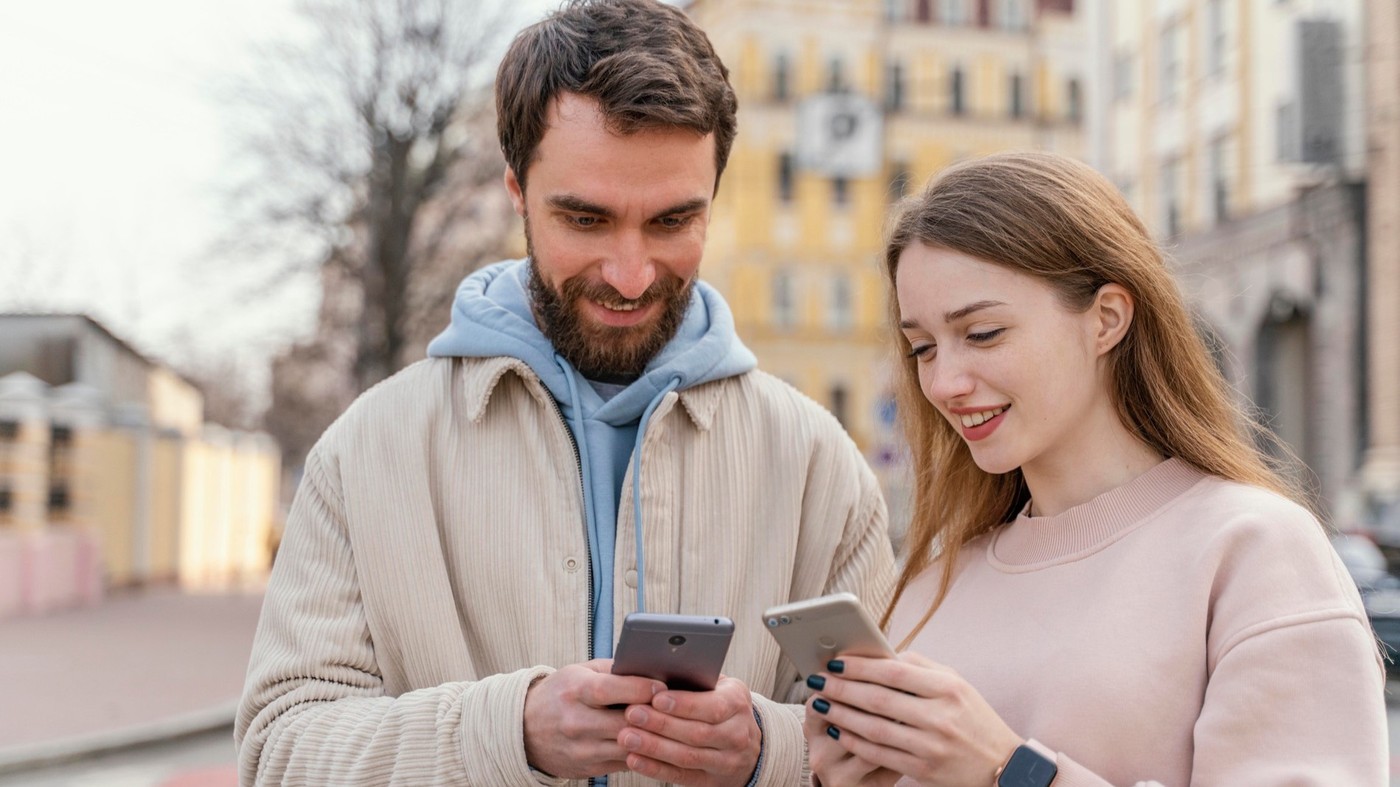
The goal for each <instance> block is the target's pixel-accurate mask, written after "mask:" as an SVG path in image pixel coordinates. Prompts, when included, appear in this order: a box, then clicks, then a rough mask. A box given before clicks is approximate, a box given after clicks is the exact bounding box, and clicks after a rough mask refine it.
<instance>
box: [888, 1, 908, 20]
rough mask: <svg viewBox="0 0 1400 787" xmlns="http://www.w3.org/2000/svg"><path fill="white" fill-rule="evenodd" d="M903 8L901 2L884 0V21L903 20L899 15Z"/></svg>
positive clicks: (902, 2) (902, 16)
mask: <svg viewBox="0 0 1400 787" xmlns="http://www.w3.org/2000/svg"><path fill="white" fill-rule="evenodd" d="M903 6H904V1H903V0H885V21H886V22H899V21H901V20H902V19H903V18H904V15H903V14H902V13H901V11H902V10H903Z"/></svg>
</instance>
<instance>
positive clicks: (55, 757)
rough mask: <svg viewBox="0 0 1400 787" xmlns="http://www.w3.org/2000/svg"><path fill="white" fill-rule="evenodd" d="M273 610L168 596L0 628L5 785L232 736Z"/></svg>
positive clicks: (227, 599) (226, 598)
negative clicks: (62, 764)
mask: <svg viewBox="0 0 1400 787" xmlns="http://www.w3.org/2000/svg"><path fill="white" fill-rule="evenodd" d="M261 607H262V596H261V594H256V593H246V594H228V595H213V594H187V593H180V592H178V591H176V590H173V589H157V590H149V591H142V592H138V593H131V594H129V595H114V596H111V597H109V598H108V599H107V600H106V601H104V602H102V603H100V604H98V605H96V606H93V607H89V608H85V609H79V610H73V611H67V612H58V613H53V614H49V615H45V616H40V617H34V618H20V619H16V620H7V621H3V622H0V676H4V686H5V689H4V691H3V697H4V699H3V701H0V773H4V772H13V771H16V770H22V769H25V768H29V767H34V766H37V765H39V764H42V763H46V762H57V761H62V760H67V759H73V758H77V757H81V756H84V755H87V754H92V753H95V752H99V751H106V750H111V749H120V748H124V747H128V746H134V745H137V744H141V743H147V742H150V741H155V740H162V739H166V738H170V737H174V736H178V735H185V734H190V733H194V732H199V731H203V730H209V729H213V728H218V727H225V726H228V725H230V724H231V723H232V721H233V716H234V712H235V708H236V704H237V701H238V697H239V695H240V694H241V693H242V689H243V676H244V672H245V670H246V669H247V666H248V653H249V650H250V648H251V647H252V642H253V631H254V629H255V628H256V626H257V619H258V613H259V611H260V609H261ZM232 749H233V742H232V740H230V741H229V750H230V755H232Z"/></svg>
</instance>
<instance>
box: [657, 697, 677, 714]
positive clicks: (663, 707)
mask: <svg viewBox="0 0 1400 787" xmlns="http://www.w3.org/2000/svg"><path fill="white" fill-rule="evenodd" d="M651 705H652V707H654V708H656V709H657V710H659V711H661V712H662V713H670V712H671V711H673V710H675V709H676V698H675V697H672V696H671V695H669V694H662V695H661V696H659V697H657V698H656V699H654V700H652V701H651Z"/></svg>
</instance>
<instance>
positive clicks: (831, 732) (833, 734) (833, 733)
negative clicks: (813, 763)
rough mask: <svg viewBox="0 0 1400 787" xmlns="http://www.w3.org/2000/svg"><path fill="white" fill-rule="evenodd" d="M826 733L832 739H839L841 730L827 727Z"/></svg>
mask: <svg viewBox="0 0 1400 787" xmlns="http://www.w3.org/2000/svg"><path fill="white" fill-rule="evenodd" d="M826 734H827V735H830V736H831V738H832V740H838V741H839V740H841V731H840V730H838V729H836V728H835V727H827V728H826Z"/></svg>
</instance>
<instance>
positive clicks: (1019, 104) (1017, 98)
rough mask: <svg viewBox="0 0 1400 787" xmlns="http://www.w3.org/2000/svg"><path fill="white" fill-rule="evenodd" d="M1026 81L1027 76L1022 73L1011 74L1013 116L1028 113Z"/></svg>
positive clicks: (1016, 116)
mask: <svg viewBox="0 0 1400 787" xmlns="http://www.w3.org/2000/svg"><path fill="white" fill-rule="evenodd" d="M1025 82H1026V79H1025V77H1023V76H1021V75H1020V74H1012V75H1011V117H1014V118H1018V117H1022V116H1023V115H1025V114H1026V104H1025V89H1026V88H1025Z"/></svg>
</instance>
